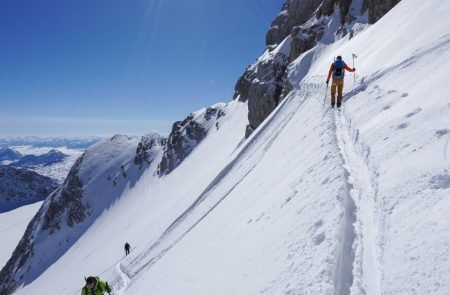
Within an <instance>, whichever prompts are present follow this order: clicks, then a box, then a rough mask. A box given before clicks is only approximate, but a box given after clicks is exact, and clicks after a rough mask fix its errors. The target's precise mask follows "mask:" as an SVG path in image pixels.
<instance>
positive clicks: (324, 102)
mask: <svg viewBox="0 0 450 295" xmlns="http://www.w3.org/2000/svg"><path fill="white" fill-rule="evenodd" d="M327 94H328V83H327V84H326V86H325V97H324V98H323V106H324V107H325V105H326V103H327Z"/></svg>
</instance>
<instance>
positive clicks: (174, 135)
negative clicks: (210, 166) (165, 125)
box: [158, 106, 225, 175]
mask: <svg viewBox="0 0 450 295" xmlns="http://www.w3.org/2000/svg"><path fill="white" fill-rule="evenodd" d="M224 115H225V112H224V110H223V108H222V107H220V106H219V107H209V108H208V109H206V110H205V111H203V112H202V114H201V115H198V114H190V115H189V116H188V117H187V118H186V119H184V120H183V121H178V122H175V123H174V124H173V126H172V132H171V133H170V135H169V138H168V139H167V142H166V145H165V147H164V154H163V157H162V160H161V162H160V163H159V165H158V174H159V175H167V174H169V173H171V172H172V171H173V170H174V169H175V168H176V167H178V166H179V165H180V164H181V162H182V161H183V160H184V159H186V158H187V156H189V154H190V153H191V152H192V151H193V150H194V148H195V147H196V146H197V145H198V144H199V143H200V142H201V141H202V140H203V139H204V138H205V137H206V135H207V133H208V130H209V129H210V128H211V127H212V126H215V127H216V128H219V125H218V121H217V120H218V119H219V118H221V117H222V116H224Z"/></svg>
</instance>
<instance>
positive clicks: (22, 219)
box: [0, 202, 42, 267]
mask: <svg viewBox="0 0 450 295" xmlns="http://www.w3.org/2000/svg"><path fill="white" fill-rule="evenodd" d="M41 205H42V202H37V203H34V204H31V205H26V206H22V207H20V208H17V209H15V210H12V211H9V212H5V213H1V214H0V241H1V242H0V267H3V266H4V265H5V264H6V262H7V261H8V259H9V257H11V253H12V252H13V250H14V248H15V247H16V245H17V243H18V242H19V240H20V238H22V236H23V233H24V232H25V228H26V227H27V224H28V223H29V222H30V220H31V219H32V218H33V216H34V215H35V214H36V212H37V211H38V210H39V207H40V206H41Z"/></svg>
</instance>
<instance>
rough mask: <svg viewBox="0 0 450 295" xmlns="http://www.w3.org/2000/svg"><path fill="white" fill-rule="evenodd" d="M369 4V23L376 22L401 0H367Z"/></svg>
mask: <svg viewBox="0 0 450 295" xmlns="http://www.w3.org/2000/svg"><path fill="white" fill-rule="evenodd" d="M366 1H368V6H369V23H371V24H374V23H376V22H377V21H378V20H379V19H380V18H382V17H383V16H384V15H385V14H386V13H388V12H389V10H391V9H392V8H393V7H394V6H395V5H397V4H398V3H399V2H400V0H366Z"/></svg>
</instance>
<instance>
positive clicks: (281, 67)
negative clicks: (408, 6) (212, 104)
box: [234, 0, 400, 137]
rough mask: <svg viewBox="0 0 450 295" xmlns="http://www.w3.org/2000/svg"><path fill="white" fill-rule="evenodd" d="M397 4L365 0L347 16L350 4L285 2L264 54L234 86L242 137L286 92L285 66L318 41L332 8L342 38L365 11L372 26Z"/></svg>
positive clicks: (346, 1) (343, 0) (336, 1)
mask: <svg viewBox="0 0 450 295" xmlns="http://www.w3.org/2000/svg"><path fill="white" fill-rule="evenodd" d="M399 1H400V0H365V2H364V3H363V6H362V8H361V11H354V12H350V7H351V4H352V0H286V1H285V3H284V5H283V7H282V11H281V13H280V14H279V15H278V16H277V17H276V18H275V20H274V21H273V22H272V25H271V27H270V29H269V31H268V32H267V35H266V45H267V48H266V51H265V52H264V54H263V56H262V57H261V58H260V59H258V60H257V61H256V63H255V64H253V65H251V66H249V67H248V68H247V69H246V71H245V73H244V74H243V75H242V76H241V77H240V78H239V80H238V82H237V83H236V86H235V94H234V99H239V100H240V101H248V108H249V114H248V119H249V125H248V126H247V128H246V132H245V133H246V137H248V136H250V134H251V133H252V132H253V130H255V129H256V128H257V127H258V126H259V125H260V124H261V123H262V122H263V121H264V120H265V119H266V118H267V116H268V115H269V114H270V113H271V112H272V111H273V110H274V109H275V108H276V107H277V106H278V104H279V102H280V101H281V100H283V98H284V97H285V96H286V95H287V94H288V93H289V92H290V90H291V89H292V86H291V85H290V84H289V82H288V81H287V74H288V73H287V68H288V66H289V64H290V63H291V62H292V61H294V60H295V59H296V58H297V57H299V56H300V55H301V54H302V53H304V52H306V51H308V50H310V49H311V48H313V47H314V46H316V44H317V42H319V41H320V40H321V39H322V37H323V34H324V33H325V30H326V29H327V26H326V17H327V16H330V15H332V14H333V13H334V10H335V7H339V11H340V23H341V28H339V29H338V31H337V32H335V33H336V34H337V35H339V36H345V35H346V34H347V33H348V32H347V28H346V24H349V23H351V22H353V21H354V20H355V19H356V17H358V16H359V15H362V14H363V13H364V12H365V11H366V10H367V9H369V19H370V22H375V21H377V20H378V19H379V18H381V17H382V16H383V15H384V14H386V13H387V12H388V11H389V10H390V9H391V8H392V7H394V6H395V4H397V3H398V2H399ZM352 13H353V14H356V15H352ZM350 33H352V32H350Z"/></svg>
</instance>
